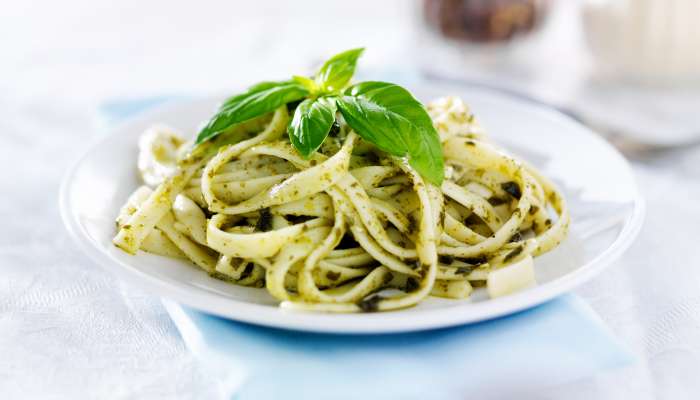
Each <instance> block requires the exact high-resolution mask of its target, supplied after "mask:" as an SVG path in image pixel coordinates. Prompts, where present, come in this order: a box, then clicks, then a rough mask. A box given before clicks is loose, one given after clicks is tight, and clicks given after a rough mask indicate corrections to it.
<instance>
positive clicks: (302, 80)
mask: <svg viewBox="0 0 700 400" xmlns="http://www.w3.org/2000/svg"><path fill="white" fill-rule="evenodd" d="M292 80H293V81H294V82H296V83H298V84H300V85H301V86H303V87H304V88H306V90H308V91H309V94H315V93H317V92H318V90H319V87H318V85H317V84H316V81H314V80H313V79H311V78H307V77H305V76H301V75H294V76H292Z"/></svg>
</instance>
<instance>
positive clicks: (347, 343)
mask: <svg viewBox="0 0 700 400" xmlns="http://www.w3.org/2000/svg"><path fill="white" fill-rule="evenodd" d="M164 304H165V307H166V309H167V310H168V313H169V314H170V316H171V317H172V319H173V321H174V322H175V325H176V326H177V328H178V330H179V331H180V333H181V335H182V338H183V339H184V341H185V343H186V344H187V346H188V347H189V348H190V349H191V350H192V352H193V353H194V354H195V356H197V357H198V358H199V359H200V360H201V361H202V364H203V365H204V366H205V367H206V368H208V369H209V371H210V373H211V374H213V375H215V376H217V377H218V380H219V382H221V384H222V386H221V390H222V393H224V395H225V396H230V397H231V398H234V399H237V400H249V399H256V400H264V399H281V398H285V399H360V398H362V399H438V400H441V399H445V400H447V399H464V398H473V396H474V397H476V396H478V397H479V398H513V396H519V398H527V396H528V395H532V396H535V395H536V392H537V390H539V389H543V388H546V387H549V386H552V385H557V384H561V383H564V382H569V381H573V380H576V379H580V378H583V377H586V376H590V375H592V374H595V373H597V372H599V371H601V370H603V369H607V368H612V367H616V366H621V365H624V364H627V363H628V362H629V361H630V360H631V356H630V355H629V353H628V352H627V351H626V350H625V349H624V347H622V346H621V345H620V344H618V342H617V341H616V339H615V338H614V337H613V336H612V335H611V334H610V333H609V331H608V330H607V329H606V328H605V326H604V325H603V324H602V322H601V321H600V319H599V318H598V317H597V315H595V313H593V311H592V310H591V309H590V308H589V307H588V306H587V305H586V304H585V303H584V302H583V301H581V300H580V299H578V298H577V297H575V296H563V297H560V298H559V299H556V300H553V301H550V302H548V303H546V304H544V305H541V306H539V307H535V308H533V309H531V310H528V311H524V312H521V313H518V314H515V315H512V316H509V317H504V318H499V319H495V320H492V321H487V322H482V323H478V324H472V325H466V326H459V327H454V328H448V329H439V330H431V331H425V332H414V333H402V334H382V335H333V334H317V333H305V332H296V331H289V330H281V329H273V328H266V327H261V326H255V325H250V324H245V323H240V322H235V321H230V320H226V319H223V318H218V317H215V316H211V315H207V314H204V313H201V312H198V311H195V310H192V309H190V308H187V307H183V306H181V305H179V304H177V303H174V302H171V301H167V300H164ZM234 394H235V395H234Z"/></svg>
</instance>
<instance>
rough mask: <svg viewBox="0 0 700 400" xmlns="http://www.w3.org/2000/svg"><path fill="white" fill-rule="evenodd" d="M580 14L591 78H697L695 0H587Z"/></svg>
mask: <svg viewBox="0 0 700 400" xmlns="http://www.w3.org/2000/svg"><path fill="white" fill-rule="evenodd" d="M583 15H584V29H585V34H586V39H587V42H588V45H589V47H590V50H591V54H592V55H593V59H594V65H595V76H596V77H597V78H599V79H611V80H618V81H619V80H621V81H633V82H642V83H647V84H673V83H681V82H688V81H695V82H700V23H699V22H698V15H700V1H699V0H587V1H586V3H585V6H584V13H583Z"/></svg>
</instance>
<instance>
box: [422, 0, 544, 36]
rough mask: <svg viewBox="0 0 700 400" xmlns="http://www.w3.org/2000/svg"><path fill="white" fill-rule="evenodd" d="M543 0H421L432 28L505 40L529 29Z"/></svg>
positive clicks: (538, 17)
mask: <svg viewBox="0 0 700 400" xmlns="http://www.w3.org/2000/svg"><path fill="white" fill-rule="evenodd" d="M544 5H545V3H544V1H543V0H424V1H423V17H424V20H425V23H426V24H427V26H428V27H429V28H431V29H432V30H433V32H435V33H437V34H439V35H441V36H443V37H444V38H446V39H451V40H456V41H463V42H477V43H478V42H480V43H487V42H488V43H496V42H507V41H510V40H512V39H514V38H516V37H517V36H521V35H526V34H528V33H530V32H532V31H533V30H534V29H535V28H536V27H537V26H538V25H539V23H540V21H541V20H542V17H543V14H544Z"/></svg>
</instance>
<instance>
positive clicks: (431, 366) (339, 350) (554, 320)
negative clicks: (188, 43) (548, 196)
mask: <svg viewBox="0 0 700 400" xmlns="http://www.w3.org/2000/svg"><path fill="white" fill-rule="evenodd" d="M169 99H172V97H153V98H148V99H138V100H133V99H132V100H121V101H113V102H110V103H107V104H105V105H104V106H103V107H102V112H103V115H104V117H105V118H106V120H107V121H109V122H115V121H117V120H119V119H123V118H126V117H129V116H131V115H133V114H135V113H137V112H139V111H142V110H143V109H145V108H148V107H149V106H152V105H156V104H160V103H162V102H163V101H166V100H169ZM163 303H164V305H165V307H166V309H167V310H168V312H169V314H170V316H171V317H172V319H173V321H174V323H175V325H176V326H177V328H178V330H179V331H180V333H181V335H182V338H183V340H184V341H185V343H186V345H187V346H188V348H189V349H190V350H191V351H192V352H193V353H194V354H195V356H197V357H198V358H199V359H200V361H201V363H202V365H203V366H204V367H205V368H207V369H208V371H209V373H210V374H211V376H213V377H214V378H215V379H216V380H217V381H218V382H219V383H220V390H221V393H222V395H223V396H224V397H227V398H233V399H237V400H249V399H255V400H265V399H281V398H285V399H290V400H291V399H305V400H312V399H359V398H362V399H366V400H369V399H436V400H442V399H445V400H451V399H465V398H475V397H477V396H478V397H479V398H512V397H513V396H519V397H522V396H523V395H526V394H528V393H530V394H532V393H536V392H537V391H538V390H541V389H543V388H545V387H549V386H553V385H557V384H561V383H564V382H568V381H573V380H577V379H581V378H584V377H587V376H591V375H593V374H595V373H598V372H600V371H603V370H605V369H609V368H613V367H618V366H622V365H626V364H629V363H631V362H632V361H633V357H632V355H631V353H630V352H629V351H628V350H627V349H626V348H625V347H624V346H623V345H621V344H620V343H619V342H618V341H617V340H616V339H615V337H614V336H613V335H612V334H611V333H610V332H609V330H608V329H607V328H606V327H605V325H604V324H603V323H602V321H601V320H600V318H599V317H598V316H597V315H596V314H595V313H594V312H593V311H592V310H591V309H590V307H588V306H587V305H586V304H585V303H584V302H583V301H582V300H580V299H579V298H577V297H576V296H573V295H566V296H562V297H560V298H558V299H555V300H552V301H550V302H548V303H546V304H544V305H540V306H538V307H535V308H533V309H531V310H528V311H524V312H520V313H517V314H514V315H511V316H507V317H502V318H499V319H496V320H492V321H487V322H482V323H478V324H472V325H466V326H459V327H454V328H449V329H440V330H432V331H424V332H416V333H404V334H384V335H333V334H313V333H303V332H294V331H288V330H280V329H273V328H265V327H260V326H254V325H250V324H245V323H240V322H234V321H230V320H225V319H222V318H218V317H215V316H211V315H207V314H204V313H201V312H198V311H195V310H193V309H190V308H187V307H184V306H181V305H179V304H176V303H174V302H172V301H168V300H164V301H163Z"/></svg>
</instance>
